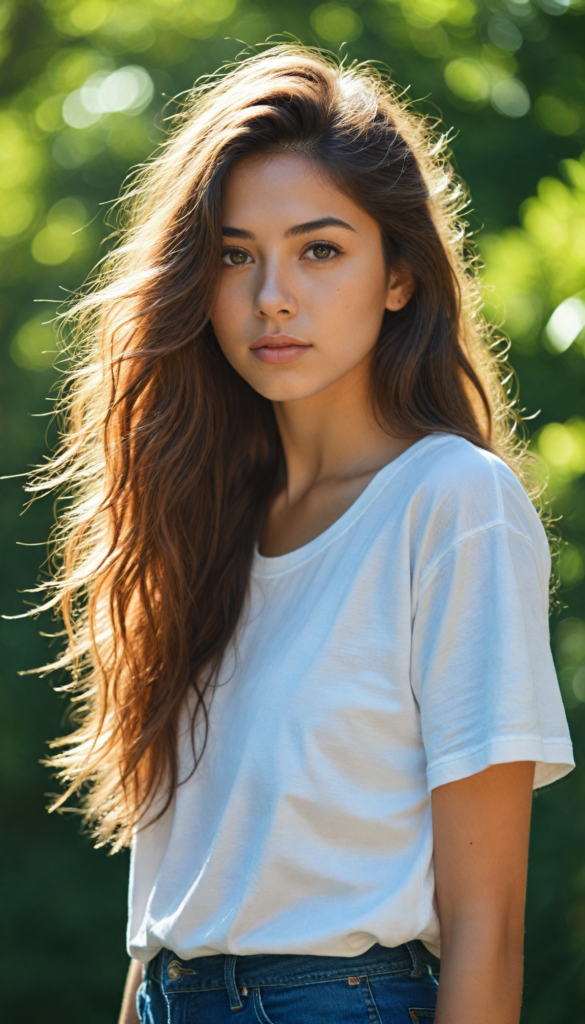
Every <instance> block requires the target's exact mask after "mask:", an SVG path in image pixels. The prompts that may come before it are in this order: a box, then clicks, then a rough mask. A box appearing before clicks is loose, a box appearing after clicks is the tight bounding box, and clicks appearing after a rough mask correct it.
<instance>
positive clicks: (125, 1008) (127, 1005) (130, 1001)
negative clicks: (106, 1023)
mask: <svg viewBox="0 0 585 1024" xmlns="http://www.w3.org/2000/svg"><path fill="white" fill-rule="evenodd" d="M141 982H142V964H141V963H139V961H138V960H131V961H130V967H129V969H128V975H127V977H126V985H125V987H124V996H123V998H122V1009H121V1010H120V1016H119V1018H118V1024H140V1021H139V1017H138V1012H137V1010H136V993H137V992H138V988H139V986H140V983H141Z"/></svg>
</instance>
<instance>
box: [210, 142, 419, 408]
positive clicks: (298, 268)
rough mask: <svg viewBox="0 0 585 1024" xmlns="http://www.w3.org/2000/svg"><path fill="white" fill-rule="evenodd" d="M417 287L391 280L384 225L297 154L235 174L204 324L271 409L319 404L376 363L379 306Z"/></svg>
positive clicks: (248, 163)
mask: <svg viewBox="0 0 585 1024" xmlns="http://www.w3.org/2000/svg"><path fill="white" fill-rule="evenodd" d="M413 290H414V279H413V276H412V274H411V273H410V272H409V271H404V272H396V271H393V272H391V273H390V275H389V274H388V270H387V267H386V264H385V262H384V256H383V251H382V238H381V233H380V228H379V227H378V224H377V223H376V221H375V220H373V219H372V217H370V216H369V215H368V214H367V213H365V211H364V210H362V208H361V207H360V206H358V205H356V203H354V202H353V201H352V200H351V199H349V198H348V197H347V196H345V195H343V193H342V192H339V191H338V189H337V188H335V186H334V185H333V184H331V182H329V181H328V180H327V178H326V177H325V176H324V175H322V174H319V172H318V170H316V169H315V167H314V165H312V164H311V162H310V161H309V160H307V159H306V158H305V157H304V156H302V155H298V154H279V155H276V156H268V157H266V156H265V157H247V158H246V159H244V160H242V161H240V162H239V163H238V164H237V165H236V166H235V167H234V168H233V170H232V171H231V173H230V176H229V178H228V181H227V187H226V194H225V202H224V208H223V256H222V267H221V277H220V284H219V291H218V294H217V298H216V300H215V303H214V306H213V309H212V312H211V322H212V325H213V329H214V331H215V335H216V337H217V340H218V342H219V345H220V346H221V349H222V351H223V353H224V355H225V357H226V359H228V360H229V362H230V363H231V364H232V366H233V367H234V369H235V370H237V372H238V373H239V374H241V376H242V377H243V378H244V379H245V380H246V381H248V383H249V384H251V386H252V387H253V388H255V390H256V391H258V392H260V394H262V395H264V396H265V397H266V398H269V399H271V400H272V401H276V402H283V401H290V400H295V399H299V398H306V397H309V396H310V395H314V394H316V393H317V392H319V391H322V390H323V389H324V388H326V387H328V386H329V385H331V384H333V383H335V382H336V381H338V380H340V379H341V378H342V377H344V376H346V375H347V374H349V373H351V371H352V370H354V369H356V367H358V366H359V365H360V364H362V363H363V362H364V361H365V360H368V359H369V357H370V356H371V354H372V352H373V349H374V346H375V344H376V340H377V338H378V335H379V332H380V327H381V324H382V318H383V315H384V310H385V309H392V310H395V309H399V308H400V307H401V306H403V305H405V303H406V302H408V299H409V298H410V296H411V294H412V291H413Z"/></svg>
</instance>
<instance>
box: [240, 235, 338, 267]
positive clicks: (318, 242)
mask: <svg viewBox="0 0 585 1024" xmlns="http://www.w3.org/2000/svg"><path fill="white" fill-rule="evenodd" d="M319 246H322V247H323V248H324V249H331V250H332V251H333V252H334V253H335V255H336V256H337V255H339V254H340V253H342V252H343V249H342V248H341V246H339V245H335V243H334V242H327V241H326V240H325V239H316V240H315V241H313V242H310V243H309V244H308V245H307V246H306V248H305V249H303V253H302V256H306V255H307V253H309V252H310V251H311V249H316V248H318V247H319ZM230 252H241V253H243V254H244V255H245V256H251V254H250V253H249V252H246V250H245V249H239V248H238V247H237V246H235V245H234V246H229V247H228V248H224V250H223V252H222V254H221V255H222V260H223V258H224V256H227V255H228V254H229V253H230ZM251 258H252V257H251ZM301 258H302V257H301ZM333 259H335V256H330V257H328V258H327V259H325V260H318V259H315V258H313V260H312V261H311V262H313V263H331V261H332V260H333ZM230 265H231V266H232V267H233V266H235V265H236V264H233V263H232V264H229V263H227V264H226V266H228V267H229V266H230ZM240 266H241V267H245V266H249V264H246V263H240Z"/></svg>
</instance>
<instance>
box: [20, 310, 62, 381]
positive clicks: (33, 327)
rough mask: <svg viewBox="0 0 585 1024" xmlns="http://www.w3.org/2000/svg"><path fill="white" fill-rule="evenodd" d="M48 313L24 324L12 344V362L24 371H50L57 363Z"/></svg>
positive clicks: (53, 335)
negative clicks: (55, 362)
mask: <svg viewBox="0 0 585 1024" xmlns="http://www.w3.org/2000/svg"><path fill="white" fill-rule="evenodd" d="M48 315H49V314H48V313H46V312H45V313H41V314H40V315H39V316H35V317H33V318H32V320H29V321H28V322H27V323H25V324H23V326H22V327H21V328H20V330H19V331H18V332H17V334H16V335H15V337H14V338H13V339H12V342H11V344H10V355H11V357H12V361H13V362H14V363H16V365H17V366H20V367H22V369H24V370H48V369H49V368H50V367H51V366H52V365H53V363H54V361H55V355H56V348H57V346H56V341H55V333H54V330H53V327H52V325H51V324H50V323H47V322H46V321H47V317H48Z"/></svg>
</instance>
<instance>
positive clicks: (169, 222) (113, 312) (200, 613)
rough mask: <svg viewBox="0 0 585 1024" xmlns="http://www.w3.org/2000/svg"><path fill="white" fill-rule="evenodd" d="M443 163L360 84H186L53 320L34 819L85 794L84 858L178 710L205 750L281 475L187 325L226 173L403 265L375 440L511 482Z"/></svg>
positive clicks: (173, 760) (205, 316)
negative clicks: (40, 769) (283, 183)
mask: <svg viewBox="0 0 585 1024" xmlns="http://www.w3.org/2000/svg"><path fill="white" fill-rule="evenodd" d="M443 149H444V147H443V146H442V140H441V138H440V137H437V136H436V134H434V133H433V131H432V130H431V126H429V124H428V123H427V122H426V121H425V119H424V118H422V117H421V116H420V115H417V114H415V113H414V112H413V111H412V110H411V109H410V108H409V107H408V105H407V104H406V103H405V102H404V100H403V99H402V98H401V97H400V96H399V95H398V93H397V92H396V91H395V90H394V89H393V88H392V87H391V86H390V85H389V84H388V83H387V82H385V81H384V80H383V78H382V77H381V76H380V75H379V74H378V73H377V72H375V71H374V70H372V69H371V68H368V67H357V66H353V67H343V66H339V65H338V64H337V63H336V62H335V61H334V60H333V59H331V58H328V57H325V56H323V55H322V54H320V53H319V52H318V51H314V50H309V49H306V48H304V47H301V46H300V45H296V44H294V45H280V46H276V47H272V48H269V49H267V50H266V51H264V52H263V53H261V54H255V55H253V56H252V57H248V58H247V59H246V60H243V61H242V62H240V63H239V64H237V65H235V66H234V67H232V68H231V69H227V70H225V69H224V71H223V72H222V73H220V74H218V75H217V76H214V77H213V78H212V79H211V80H207V81H206V82H205V83H204V84H203V85H200V86H198V87H196V88H195V89H194V90H193V91H192V93H191V94H190V95H189V96H188V98H187V101H186V102H185V104H184V106H183V109H182V110H181V112H180V114H179V115H178V116H177V118H176V120H175V124H174V128H173V130H172V131H171V133H170V137H169V139H168V141H167V142H166V143H165V145H164V147H163V148H162V150H161V151H160V152H159V154H158V155H156V157H155V158H154V159H153V160H152V161H151V162H150V163H149V164H148V165H147V166H146V167H145V168H142V170H141V171H140V172H139V173H138V174H137V176H135V177H134V179H133V181H132V183H131V185H130V187H129V188H128V189H127V192H126V194H125V197H124V209H125V221H124V223H123V225H122V233H121V239H120V243H119V244H118V246H117V247H116V248H115V250H114V252H113V253H112V254H111V255H109V256H108V257H107V258H106V260H105V262H104V264H103V265H102V266H101V268H100V269H99V271H98V273H97V276H95V277H94V278H93V279H92V281H91V283H90V285H89V286H88V287H87V288H86V289H85V292H84V293H83V295H82V296H81V297H80V298H79V300H78V301H77V303H76V305H75V307H74V308H73V310H71V311H70V313H69V314H68V322H69V323H70V324H73V325H74V333H75V338H76V340H75V342H74V347H73V350H72V360H73V371H72V373H71V374H70V375H69V381H68V384H67V387H66V390H65V393H64V395H65V397H64V405H63V409H64V412H65V421H64V430H63V435H62V444H61V447H60V449H59V450H58V452H57V453H56V455H55V456H54V458H53V459H52V461H51V463H50V464H49V467H48V469H44V470H42V471H40V472H39V474H37V476H36V477H34V478H33V481H32V485H31V486H32V488H33V490H35V491H42V490H46V489H48V488H51V487H54V486H56V485H61V484H63V485H64V486H66V488H67V495H68V499H67V502H66V505H65V507H64V510H63V512H62V514H61V515H60V517H59V522H58V524H57V528H56V534H55V538H54V542H55V545H56V553H57V556H58V564H59V565H60V568H59V569H58V570H57V572H56V575H55V578H54V579H53V580H52V581H51V583H50V584H48V585H49V586H50V587H52V590H51V592H50V594H49V597H48V600H47V602H46V603H45V605H44V607H48V606H51V605H59V607H60V610H61V614H62V616H63V619H64V623H65V628H66V632H67V635H68V644H67V647H66V650H65V651H64V653H63V656H62V657H61V658H60V659H59V660H58V661H57V662H55V663H54V664H53V665H50V666H47V667H46V670H47V671H49V670H51V669H53V668H55V667H56V666H68V667H69V668H70V669H71V670H72V682H71V683H70V684H69V686H68V687H67V689H69V691H70V693H71V695H72V700H73V702H74V707H75V709H76V710H75V717H76V719H77V726H78V727H77V729H76V731H75V732H73V734H72V735H70V736H67V737H66V738H65V739H62V740H58V741H56V744H55V745H56V746H58V747H59V748H60V749H59V750H58V752H57V754H56V755H55V756H54V757H53V759H52V763H53V764H54V765H55V766H56V767H57V769H58V770H59V772H60V774H61V776H62V779H63V780H64V782H65V790H66V791H65V792H64V794H63V795H62V796H61V797H60V798H59V799H58V800H57V802H56V805H55V806H59V805H60V804H62V803H63V802H64V801H65V800H66V799H67V798H68V797H69V796H70V795H71V794H72V793H74V792H76V791H79V790H80V789H83V791H84V794H85V795H84V804H85V810H86V814H87V817H88V819H89V820H90V821H91V822H92V823H93V826H94V829H95V834H96V836H97V837H98V838H99V839H100V840H101V841H102V842H103V841H110V842H112V843H113V844H114V846H120V845H123V844H125V843H127V842H128V841H129V838H130V835H131V832H132V829H133V827H134V826H136V824H137V823H138V822H139V821H140V819H141V817H142V816H143V815H144V813H145V811H146V810H147V809H148V808H149V807H150V808H152V805H153V800H155V798H156V808H157V811H158V813H162V811H163V810H164V809H165V807H167V806H168V803H169V801H170V799H171V798H172V794H173V791H174V788H175V786H176V785H177V784H178V783H179V782H180V779H179V778H178V765H177V753H176V750H177V744H176V733H177V723H178V717H179V714H180V712H181V709H182V708H183V706H184V705H185V701H186V700H187V698H188V697H189V695H191V699H190V706H192V708H193V715H194V721H195V720H196V721H198V722H199V723H200V724H203V731H202V733H201V735H203V737H205V735H206V725H207V711H208V703H209V696H210V695H211V688H212V687H213V682H214V679H215V678H216V674H217V670H218V667H219V665H220V663H221V661H222V657H223V655H224V652H225V651H226V647H227V645H228V643H229V642H230V639H231V638H232V636H233V634H234V630H235V629H236V626H237V624H238V620H239V618H240V614H241V611H242V607H243V604H244V601H245V598H246V592H247V586H248V577H249V571H250V565H251V559H252V556H253V550H254V544H255V542H256V540H257V538H258V534H259V531H260V528H261V525H262V520H263V516H264V514H265V509H266V505H267V502H268V500H269V497H270V495H271V493H272V491H273V489H274V487H275V481H276V480H277V475H278V473H279V471H280V470H281V469H282V450H281V444H280V439H279V435H278V431H277V428H276V422H275V418H274V414H273V410H272V407H271V404H270V402H268V401H267V400H266V399H264V398H262V397H261V396H260V395H258V394H257V393H256V392H255V391H254V390H253V389H252V388H251V387H250V386H249V385H248V384H247V383H245V381H244V380H243V379H241V378H240V377H239V376H238V374H237V373H236V372H235V371H234V370H233V369H232V367H231V366H230V365H229V364H228V362H227V360H226V359H225V357H224V356H223V354H222V353H221V351H220V349H219V346H218V344H217V341H216V340H215V338H214V335H213V331H212V329H211V325H210V322H209V310H210V308H211V304H212V301H213V298H214V295H215V290H216V287H217V281H218V274H219V268H220V253H221V207H222V194H223V189H224V185H225V181H226V178H227V175H228V174H229V172H230V169H231V168H232V167H233V166H234V164H235V163H236V162H237V161H238V160H240V159H241V158H242V157H244V156H246V155H247V154H251V153H259V152H263V153H271V152H282V151H287V150H295V151H300V152H302V153H303V154H305V155H306V156H307V158H308V159H310V160H312V161H316V163H317V164H318V165H319V167H320V168H321V169H322V170H324V171H325V172H326V174H327V175H328V176H329V178H330V180H331V181H332V183H333V184H334V185H336V186H337V187H338V188H340V189H342V190H343V191H344V192H345V193H346V194H349V195H350V196H351V197H352V198H353V199H354V200H355V201H356V202H358V203H359V204H360V205H361V206H362V207H363V208H364V209H365V210H366V211H367V212H368V213H369V214H370V215H371V216H372V217H373V218H375V220H376V221H377V222H378V223H379V224H380V226H381V229H382V235H383V240H384V247H385V254H386V258H387V261H388V263H389V265H397V264H400V265H404V266H407V267H409V268H410V269H411V270H412V271H413V272H414V274H415V277H416V281H417V287H416V291H415V294H414V297H413V299H412V300H411V301H410V302H409V303H408V304H407V306H406V307H405V308H404V309H403V310H401V311H399V312H396V313H390V312H388V313H387V314H386V316H385V319H384V322H383V326H382V330H381V333H380V337H379V339H378V342H377V347H376V355H375V360H374V363H373V372H372V388H373V396H374V402H375V405H376V408H377V412H378V415H379V417H380V419H381V421H382V422H384V423H385V424H386V425H387V428H388V429H389V430H392V431H393V432H396V433H398V434H404V435H408V436H413V435H414V436H423V435H425V434H429V433H432V432H433V431H443V432H445V431H446V432H449V433H453V434H458V435H460V436H461V437H464V438H467V439H468V440H469V441H471V442H473V443H474V444H476V445H479V446H481V447H483V448H487V449H489V450H491V451H495V452H497V453H498V454H500V455H501V456H503V457H505V458H506V459H507V461H508V462H510V463H511V464H513V465H515V466H516V468H517V467H518V466H519V465H520V460H521V457H522V456H521V451H520V450H519V449H518V447H517V445H516V447H514V445H512V443H511V441H510V422H511V421H510V416H511V412H510V408H509V402H507V399H506V394H505V392H504V389H503V387H502V384H501V383H500V379H501V364H500V362H499V361H498V357H497V356H496V355H494V353H493V351H492V346H491V344H490V340H489V333H488V332H487V328H486V327H485V325H482V321H481V317H480V314H479V306H478V304H479V292H478V286H477V275H476V272H475V269H474V267H473V264H472V261H470V259H469V255H468V253H467V252H466V248H465V247H466V240H465V230H464V226H463V227H462V225H461V223H460V214H461V208H462V207H461V197H460V189H459V186H458V185H457V183H456V182H455V181H454V179H453V175H452V172H451V169H450V167H449V164H448V162H447V161H446V158H445V156H444V153H443ZM199 733H200V730H199V729H198V730H197V734H199ZM201 752H202V747H201V745H200V746H199V748H198V750H197V756H198V757H199V758H200V756H201Z"/></svg>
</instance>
